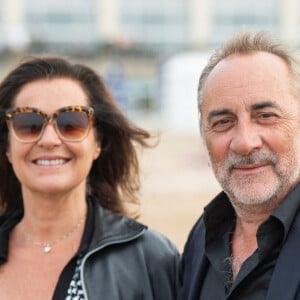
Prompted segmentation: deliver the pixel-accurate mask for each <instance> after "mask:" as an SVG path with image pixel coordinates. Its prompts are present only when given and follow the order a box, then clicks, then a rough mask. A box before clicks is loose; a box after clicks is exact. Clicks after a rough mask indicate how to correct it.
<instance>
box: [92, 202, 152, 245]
mask: <svg viewBox="0 0 300 300" xmlns="http://www.w3.org/2000/svg"><path fill="white" fill-rule="evenodd" d="M146 229H147V227H146V226H145V225H143V224H141V223H139V222H137V221H136V220H134V219H132V218H129V217H126V216H123V215H119V214H116V213H113V212H111V211H110V210H107V209H105V208H103V207H101V206H100V205H97V204H94V233H93V237H92V240H91V243H90V250H91V249H93V248H95V247H99V246H101V245H103V244H111V243H117V242H122V241H129V240H131V239H134V238H135V237H137V236H139V235H141V234H142V233H143V232H144V231H145V230H146Z"/></svg>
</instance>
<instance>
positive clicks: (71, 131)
mask: <svg viewBox="0 0 300 300" xmlns="http://www.w3.org/2000/svg"><path fill="white" fill-rule="evenodd" d="M56 124H57V127H58V130H59V132H60V134H61V136H62V137H63V138H65V139H68V140H80V139H81V138H83V137H84V136H85V135H86V133H87V131H88V128H89V118H88V116H87V114H86V113H85V112H81V111H68V112H62V113H61V114H59V115H58V116H57V119H56Z"/></svg>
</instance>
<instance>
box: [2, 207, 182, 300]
mask: <svg viewBox="0 0 300 300" xmlns="http://www.w3.org/2000/svg"><path fill="white" fill-rule="evenodd" d="M93 210H94V211H93V215H94V218H93V220H94V224H93V236H92V239H91V242H90V245H89V249H88V251H87V252H86V254H85V255H84V256H83V260H82V268H81V279H82V286H83V291H84V294H85V299H88V300H173V299H176V294H177V286H178V284H177V282H178V281H177V279H178V276H177V275H178V264H179V254H178V252H177V249H176V247H175V246H174V245H173V244H172V243H171V242H170V241H169V240H168V239H167V238H165V237H164V236H163V235H161V234H160V233H158V232H155V231H152V230H148V229H147V227H146V226H144V225H142V224H140V223H138V222H136V221H135V220H133V219H131V218H128V217H125V216H121V215H118V214H115V213H112V212H111V211H109V210H106V209H103V208H102V207H101V206H100V205H98V204H96V205H94V209H93ZM22 215H23V213H22V212H21V211H16V212H12V213H8V214H6V215H3V216H0V241H1V245H0V264H1V263H5V262H6V259H7V255H8V252H7V251H8V237H9V232H10V230H11V229H12V228H13V227H14V226H15V224H16V223H17V222H19V221H20V219H21V218H22Z"/></svg>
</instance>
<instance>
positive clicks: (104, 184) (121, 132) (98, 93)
mask: <svg viewBox="0 0 300 300" xmlns="http://www.w3.org/2000/svg"><path fill="white" fill-rule="evenodd" d="M56 78H69V79H72V80H74V81H76V82H78V83H79V84H80V85H81V87H82V88H83V90H84V91H85V93H86V95H87V96H88V99H89V105H91V106H92V107H93V108H94V111H95V116H94V128H95V131H96V135H97V138H98V140H99V141H100V145H101V154H100V156H99V157H98V159H97V160H95V161H94V163H93V165H92V168H91V170H90V173H89V175H88V178H87V182H88V187H87V190H88V194H89V195H91V196H92V197H93V198H94V199H96V200H97V201H99V203H100V204H101V205H102V206H103V207H105V208H107V209H110V210H111V211H114V212H117V213H122V214H125V213H129V211H128V210H127V208H126V205H125V202H127V203H129V204H138V199H137V196H136V192H137V191H138V190H139V187H140V179H139V163H138V157H137V152H136V148H135V146H136V145H137V144H138V145H140V146H142V147H147V146H148V144H147V142H146V139H147V138H149V137H150V134H149V133H148V132H147V131H145V130H143V129H141V128H139V127H137V126H135V125H134V124H132V123H131V122H130V121H129V120H128V119H127V118H126V117H125V116H124V114H123V113H122V112H121V110H120V109H119V107H118V106H117V104H116V102H115V101H114V99H113V97H112V95H111V93H110V92H109V90H108V88H107V87H106V85H105V83H104V80H103V79H102V78H101V76H99V75H98V74H96V72H95V71H93V70H92V69H91V68H89V67H87V66H85V65H82V64H73V63H71V62H70V61H68V60H66V59H65V58H62V57H56V56H53V57H30V58H26V59H25V60H23V61H22V63H21V64H20V65H18V66H17V67H16V68H15V69H13V70H12V71H11V72H10V73H9V74H8V75H7V76H6V77H5V78H4V79H3V81H2V82H1V84H0V114H1V115H0V170H1V184H0V209H1V210H0V211H1V212H2V213H3V212H7V211H12V210H15V209H18V208H21V207H22V206H23V201H22V195H21V184H20V182H19V181H18V179H17V177H16V176H15V174H14V171H13V169H12V166H11V164H10V163H9V161H8V159H7V157H6V151H7V146H8V129H7V126H6V121H5V110H6V109H7V108H10V107H12V105H13V101H14V99H15V97H16V95H17V94H18V93H19V92H20V90H21V89H22V87H23V86H24V85H25V84H28V83H31V82H33V81H37V80H51V79H56Z"/></svg>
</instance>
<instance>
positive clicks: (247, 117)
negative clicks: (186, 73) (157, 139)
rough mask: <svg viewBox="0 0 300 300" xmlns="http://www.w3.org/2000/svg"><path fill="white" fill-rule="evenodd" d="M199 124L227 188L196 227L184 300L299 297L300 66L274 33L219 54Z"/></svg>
mask: <svg viewBox="0 0 300 300" xmlns="http://www.w3.org/2000/svg"><path fill="white" fill-rule="evenodd" d="M198 93H199V94H198V107H199V113H200V130H201V134H202V137H203V140H204V144H205V146H206V149H207V152H208V154H209V158H210V163H211V166H212V169H213V171H214V174H215V176H216V178H217V180H218V182H219V183H220V185H221V187H222V188H223V190H224V191H223V192H221V193H220V194H219V195H217V196H216V197H215V199H213V200H212V202H210V203H209V204H208V205H207V206H206V208H205V210H204V214H203V216H202V217H201V218H200V219H199V221H198V222H197V223H196V225H195V226H194V228H193V230H192V231H191V233H190V236H189V239H188V241H187V244H186V246H185V250H184V254H183V270H182V278H181V280H182V285H181V289H180V294H179V299H180V300H196V299H197V300H199V299H204V300H206V299H207V300H219V299H230V300H233V299H242V300H248V299H251V300H260V299H268V300H277V299H278V300H288V299H300V259H299V257H300V212H299V209H298V208H299V206H300V184H299V182H300V68H299V63H298V61H297V59H296V58H295V57H294V55H293V54H292V52H291V51H290V50H289V49H288V48H286V47H285V46H284V45H282V44H280V43H278V42H277V41H275V40H274V39H273V38H272V37H270V36H268V34H267V33H263V32H260V33H257V34H250V33H248V32H243V33H239V34H238V35H236V36H234V37H233V38H232V39H230V40H229V41H228V42H227V43H225V44H224V45H223V46H222V47H221V48H220V49H218V51H216V52H215V53H214V54H213V55H212V57H211V59H210V61H209V62H208V64H207V66H206V67H205V69H204V70H203V72H202V74H201V77H200V81H199V89H198Z"/></svg>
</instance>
